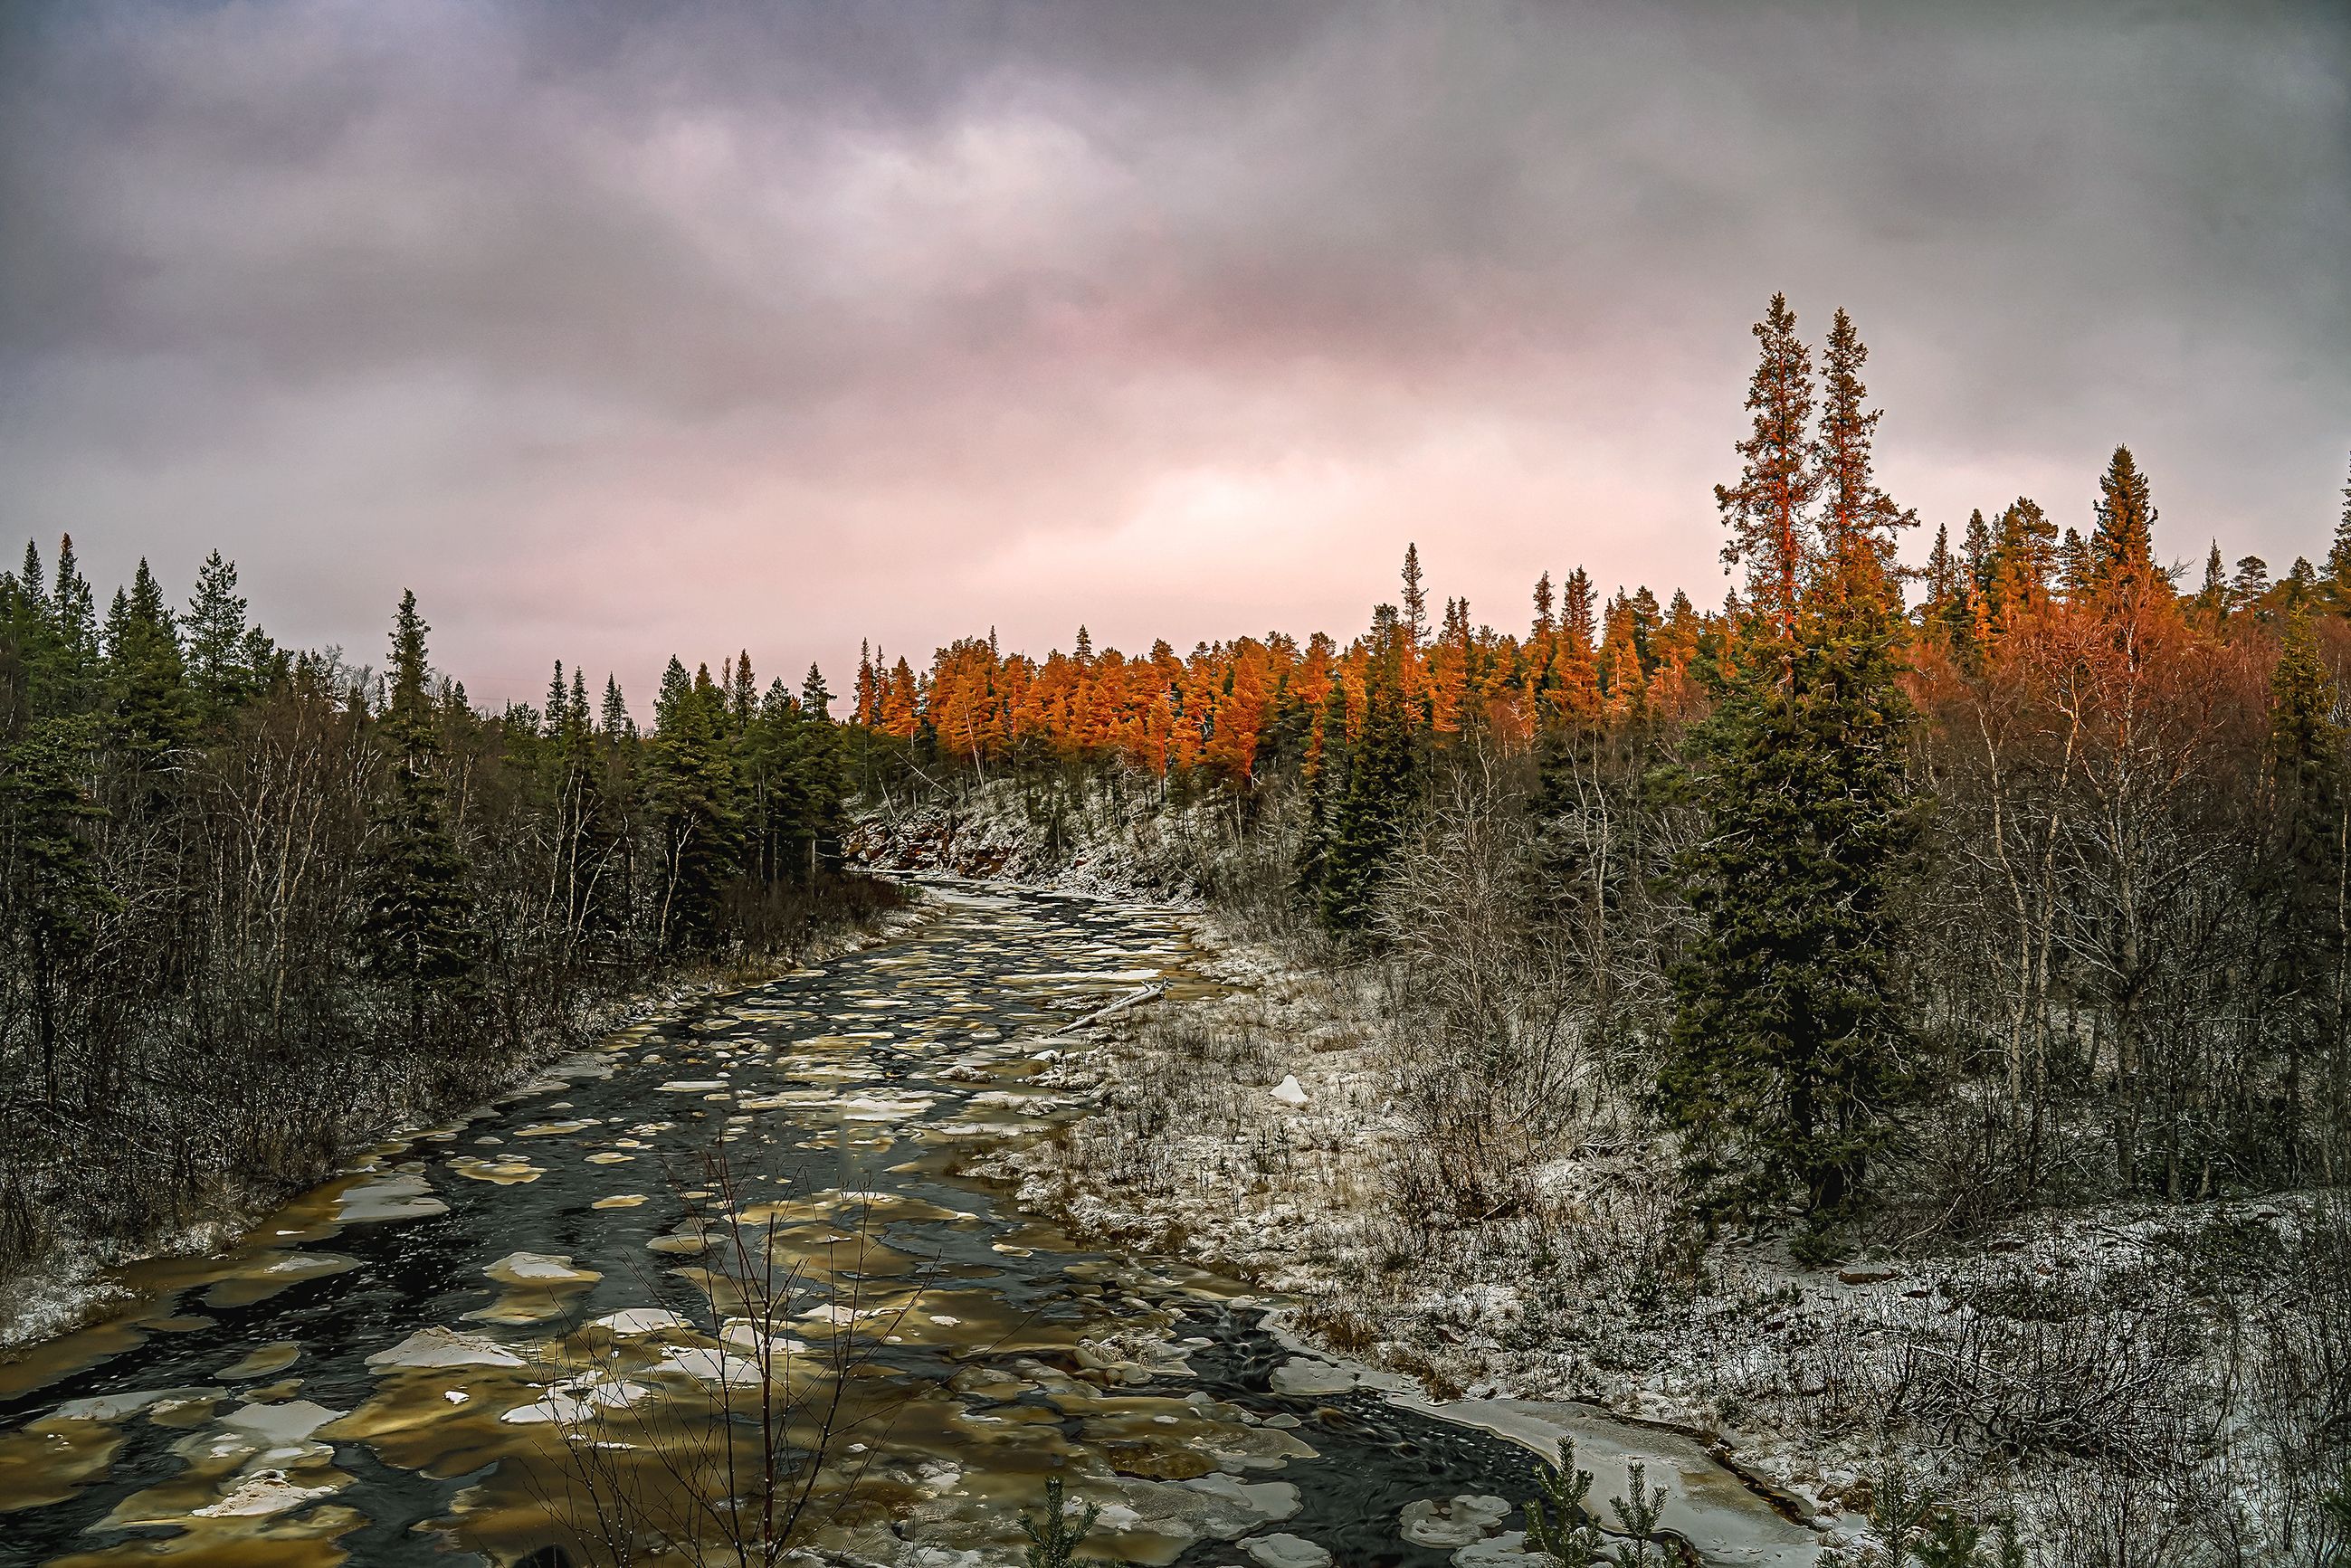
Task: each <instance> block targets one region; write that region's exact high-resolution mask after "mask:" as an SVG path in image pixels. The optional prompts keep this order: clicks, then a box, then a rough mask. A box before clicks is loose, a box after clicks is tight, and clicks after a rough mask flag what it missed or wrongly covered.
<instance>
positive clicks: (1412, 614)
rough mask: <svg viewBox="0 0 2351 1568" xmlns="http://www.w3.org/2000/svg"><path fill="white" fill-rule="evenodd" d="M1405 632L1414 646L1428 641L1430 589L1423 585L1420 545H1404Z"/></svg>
mask: <svg viewBox="0 0 2351 1568" xmlns="http://www.w3.org/2000/svg"><path fill="white" fill-rule="evenodd" d="M1403 579H1404V632H1405V637H1406V638H1407V639H1408V640H1409V641H1410V643H1411V645H1412V646H1413V647H1416V648H1417V647H1419V646H1420V645H1421V644H1422V643H1426V642H1427V641H1428V591H1427V590H1426V589H1425V588H1423V587H1421V585H1420V583H1421V578H1420V547H1419V546H1418V545H1416V544H1406V545H1405V547H1404V573H1403Z"/></svg>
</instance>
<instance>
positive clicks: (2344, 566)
mask: <svg viewBox="0 0 2351 1568" xmlns="http://www.w3.org/2000/svg"><path fill="white" fill-rule="evenodd" d="M2325 591H2326V595H2327V600H2328V602H2329V603H2331V604H2332V605H2333V606H2334V607H2335V611H2336V612H2338V613H2351V480H2346V481H2345V482H2344V486H2343V516H2342V517H2340V518H2339V519H2338V520H2337V521H2336V522H2335V541H2334V543H2333V544H2331V545H2329V546H2328V547H2327V550H2326V580H2325Z"/></svg>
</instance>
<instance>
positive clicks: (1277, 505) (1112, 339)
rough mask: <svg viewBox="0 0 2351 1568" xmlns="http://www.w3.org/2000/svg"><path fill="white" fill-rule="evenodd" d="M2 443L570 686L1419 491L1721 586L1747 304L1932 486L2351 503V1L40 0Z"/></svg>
mask: <svg viewBox="0 0 2351 1568" xmlns="http://www.w3.org/2000/svg"><path fill="white" fill-rule="evenodd" d="M6 25H7V26H10V27H11V28H12V29H13V32H12V34H11V35H10V36H8V37H5V38H0V59H5V61H6V62H7V63H6V64H5V66H0V210H5V211H6V212H7V213H8V214H10V221H9V222H8V223H7V224H6V225H0V415H5V419H0V482H5V486H6V491H5V493H6V494H7V495H8V496H9V497H10V498H11V500H12V501H13V502H14V503H15V505H14V507H12V509H11V510H12V517H13V518H14V520H15V521H16V523H17V524H18V525H19V526H20V527H21V528H24V529H25V530H26V531H27V532H32V533H37V534H39V535H42V536H44V537H47V536H51V535H54V534H55V533H57V532H58V531H60V530H65V529H70V530H72V531H73V532H74V533H75V534H76V536H77V538H78V542H79V543H80V544H81V545H82V547H83V549H84V551H85V554H86V556H87V557H89V559H91V560H92V561H93V563H94V564H95V566H96V567H97V568H98V569H99V570H105V571H108V572H110V573H116V572H121V571H125V570H127V569H128V567H129V566H130V564H131V561H132V560H133V559H136V557H137V556H139V555H141V554H146V555H150V556H152V557H154V558H155V559H156V561H157V564H158V566H159V568H161V569H162V570H164V572H165V575H166V577H167V579H175V580H184V579H185V578H186V577H187V576H189V575H190V574H191V573H192V570H193V563H194V561H195V560H196V559H198V558H200V556H201V555H202V553H203V551H204V549H208V548H210V547H212V546H214V545H215V544H217V545H219V546H220V547H221V548H222V549H224V550H225V551H227V552H228V553H230V554H232V555H234V556H235V557H237V558H238V559H240V560H241V562H242V564H243V566H244V569H245V574H246V583H247V585H248V588H249V589H250V590H251V591H252V594H253V597H254V599H255V601H256V608H257V609H258V610H260V611H262V612H265V613H266V616H267V618H268V620H269V622H270V623H271V625H272V626H273V628H274V629H276V630H277V631H278V632H280V633H281V635H284V636H287V637H289V638H293V639H297V640H301V641H340V642H343V643H349V644H350V645H351V646H353V647H354V648H355V649H357V650H360V651H361V652H364V653H372V652H373V651H374V650H375V648H376V647H377V645H378V639H379V638H380V636H381V626H382V624H383V622H385V620H386V619H387V616H388V612H389V607H390V604H391V602H392V600H393V599H395V598H396V597H397V594H398V591H399V589H400V588H401V587H402V586H403V585H413V586H414V587H415V588H416V589H417V590H418V591H419V593H420V595H421V596H422V597H423V600H424V602H425V604H426V607H427V611H428V613H430V614H431V615H432V616H433V619H434V622H435V626H436V631H437V637H436V649H437V652H438V653H439V654H440V656H441V659H442V661H443V662H444V664H448V665H450V666H451V667H453V668H455V669H456V670H458V671H459V672H460V673H462V674H465V676H466V678H467V680H468V683H469V685H470V686H471V688H472V689H473V690H474V691H475V693H476V695H490V694H496V695H528V694H531V693H534V692H535V691H536V690H538V687H539V686H540V685H542V684H543V680H544V677H543V674H540V671H541V669H542V667H543V665H544V664H545V662H546V661H547V660H549V659H550V658H552V657H555V656H558V655H560V656H563V657H565V658H567V659H570V660H575V661H582V660H584V661H585V662H587V663H588V664H589V666H590V669H591V670H592V669H597V668H600V667H601V666H602V665H604V664H611V665H612V666H614V667H616V668H618V669H620V670H621V672H622V676H623V679H624V680H626V681H629V682H630V683H631V684H632V689H638V688H642V687H643V685H644V683H645V682H646V681H647V680H649V678H650V676H651V674H652V672H653V670H654V669H655V668H657V666H658V664H659V663H660V662H661V661H662V660H663V659H664V658H665V657H666V656H667V654H668V653H670V652H671V651H673V650H675V651H679V652H682V653H685V654H686V655H687V656H688V657H689V659H692V658H695V657H707V658H710V659H712V660H714V661H715V660H716V658H717V657H718V656H720V655H721V654H723V653H726V652H727V651H728V650H729V649H730V648H732V647H734V646H737V645H741V644H744V643H748V644H749V645H750V647H751V649H752V651H753V653H754V655H755V657H756V658H757V659H758V662H759V664H760V666H761V668H762V669H763V670H764V669H770V668H773V669H777V670H797V669H798V668H799V667H801V666H802V665H804V664H806V662H807V661H808V660H809V659H810V658H811V657H821V658H822V659H824V661H825V662H826V663H827V664H828V665H829V666H831V668H832V670H833V672H834V675H835V685H841V684H842V681H841V676H842V675H843V674H845V673H846V672H845V670H844V669H843V668H842V664H843V661H844V659H845V658H846V657H849V656H851V654H850V652H849V651H850V650H852V649H853V647H854V644H855V643H856V641H857V639H858V638H859V637H860V636H861V635H874V636H878V637H880V638H881V639H882V640H883V642H884V643H886V644H888V645H889V646H891V647H892V648H893V649H895V650H902V651H906V652H909V653H918V654H919V653H922V652H924V651H925V650H926V649H927V648H928V647H929V646H930V645H932V644H935V643H941V642H944V641H946V640H947V639H949V638H951V637H953V636H955V635H958V634H962V633H964V632H971V631H977V630H980V629H984V628H985V627H986V626H987V625H988V624H990V623H991V622H992V623H995V624H997V625H998V627H999V630H1000V631H1001V632H1002V633H1003V635H1004V636H1005V638H1006V639H1007V640H1008V642H1010V643H1014V644H1015V645H1020V644H1028V645H1032V646H1038V647H1042V646H1043V645H1045V644H1047V643H1052V642H1056V641H1059V642H1066V641H1067V639H1068V637H1069V636H1070V635H1071V633H1072V632H1073V631H1074V628H1075V626H1076V624H1077V622H1079V621H1080V620H1087V621H1089V622H1091V624H1092V630H1093V632H1094V633H1095V636H1096V638H1097V640H1098V641H1115V642H1119V643H1124V644H1127V645H1140V644H1146V643H1148V642H1149V640H1150V639H1151V638H1152V637H1153V636H1155V635H1165V636H1167V637H1168V638H1169V639H1170V640H1171V641H1174V642H1175V643H1177V644H1178V645H1179V646H1188V644H1189V643H1190V642H1192V641H1194V640H1196V639H1198V638H1203V637H1217V636H1223V635H1231V634H1236V633H1238V632H1245V631H1262V630H1264V629H1265V626H1266V625H1267V624H1268V623H1272V622H1278V623H1280V624H1282V625H1285V626H1287V627H1290V628H1291V629H1295V630H1298V631H1301V632H1303V631H1305V630H1308V629H1311V628H1313V627H1316V626H1322V627H1327V628H1330V629H1333V630H1339V631H1345V630H1347V629H1351V628H1352V627H1353V626H1354V625H1356V624H1358V623H1359V622H1361V620H1362V618H1363V616H1364V612H1365V610H1366V609H1367V607H1368V605H1369V603H1370V602H1371V601H1372V600H1374V599H1375V598H1379V597H1384V596H1387V595H1388V594H1389V593H1390V592H1391V591H1392V584H1393V570H1394V562H1395V559H1396V558H1397V557H1398V556H1400V554H1401V552H1402V549H1403V544H1404V541H1405V539H1406V538H1417V539H1418V540H1419V542H1420V544H1421V547H1422V549H1423V553H1424V555H1425V557H1426V558H1427V559H1429V561H1430V564H1431V568H1432V572H1433V576H1434V580H1435V586H1436V588H1437V591H1439V592H1456V591H1465V590H1466V591H1468V593H1469V594H1470V596H1471V597H1472V599H1473V601H1474V607H1475V609H1476V610H1477V611H1478V612H1479V614H1480V615H1481V616H1484V617H1487V618H1490V619H1492V620H1494V621H1496V622H1501V623H1511V624H1514V623H1516V622H1517V621H1518V620H1520V619H1521V618H1522V613H1523V612H1522V610H1521V608H1520V606H1521V605H1522V604H1523V601H1524V595H1525V591H1526V587H1527V584H1528V583H1529V582H1530V581H1531V579H1532V577H1533V576H1534V574H1535V573H1536V572H1537V571H1538V570H1543V569H1545V568H1549V569H1551V570H1554V571H1558V570H1564V569H1565V568H1566V567H1567V566H1569V565H1571V564H1573V563H1574V562H1576V561H1578V560H1582V561H1583V562H1584V563H1585V564H1587V565H1589V566H1590V567H1591V569H1592V570H1593V573H1594V575H1595V576H1596V577H1598V578H1599V579H1600V580H1603V581H1604V582H1608V583H1612V584H1613V583H1614V582H1616V581H1620V580H1621V581H1625V582H1635V581H1642V580H1647V581H1651V582H1653V583H1656V584H1657V585H1659V586H1660V587H1661V588H1662V587H1664V586H1667V585H1670V584H1681V585H1685V586H1687V587H1689V588H1690V589H1691V590H1692V591H1693V592H1694V593H1695V594H1697V595H1698V597H1700V598H1701V599H1711V598H1712V597H1714V594H1715V592H1716V591H1717V590H1718V588H1719V583H1720V577H1719V565H1718V564H1717V563H1716V561H1715V551H1716V547H1717V543H1718V538H1717V532H1716V527H1715V524H1714V521H1713V518H1712V516H1711V507H1710V502H1709V499H1708V497H1709V488H1710V486H1711V485H1712V484H1713V483H1714V482H1715V481H1716V480H1717V479H1719V478H1723V477H1726V476H1728V474H1729V468H1730V463H1731V458H1730V453H1729V444H1730V442H1731V441H1732V440H1733V439H1734V438H1735V437H1736V436H1737V435H1738V434H1739V433H1740V417H1741V416H1740V409H1739V402H1740V397H1741V395H1742V388H1743V383H1744V380H1745V376H1746V372H1747V369H1748V356H1749V350H1750V346H1751V345H1750V340H1749V339H1748V338H1747V336H1746V332H1745V327H1746V324H1747V323H1748V322H1749V321H1750V320H1751V319H1753V318H1754V316H1755V315H1756V314H1757V313H1758V312H1759V310H1760V309H1761V305H1762V302H1763V300H1764V299H1765V298H1767V297H1768V296H1769V295H1770V293H1771V291H1772V290H1773V289H1775V288H1785V289H1787V290H1788V292H1789V294H1790V296H1791V298H1792V300H1793V301H1794V303H1795V304H1796V306H1797V308H1798V309H1799V311H1800V313H1801V314H1802V316H1803V318H1804V320H1805V322H1806V324H1807V326H1808V327H1810V328H1813V329H1817V328H1819V327H1820V326H1821V325H1823V323H1824V321H1825V318H1826V316H1827V313H1828V311H1829V309H1830V308H1833V307H1834V306H1836V305H1840V304H1842V305H1845V306H1848V307H1850V308H1852V309H1853V310H1854V312H1855V317H1856V319H1857V320H1858V321H1859V323H1860V325H1861V327H1862V329H1863V331H1864V333H1865V336H1866V337H1867V339H1868V340H1869V341H1870V343H1871V345H1872V347H1873V350H1874V357H1873V361H1872V365H1871V372H1872V373H1871V377H1870V379H1871V382H1872V387H1873V391H1874V392H1875V393H1876V397H1877V398H1878V400H1879V401H1881V402H1884V404H1885V405H1886V407H1887V409H1888V411H1889V412H1888V413H1887V417H1886V423H1885V425H1884V427H1883V434H1882V447H1881V455H1882V462H1883V467H1884V469H1885V471H1886V476H1887V478H1888V481H1889V484H1890V485H1891V486H1892V487H1893V488H1894V489H1895V491H1896V494H1897V496H1898V497H1901V498H1902V499H1904V500H1906V501H1908V502H1912V503H1914V504H1917V505H1918V506H1920V507H1922V509H1923V510H1924V511H1925V512H1926V514H1927V516H1928V521H1929V523H1930V525H1931V524H1932V523H1933V522H1935V521H1938V520H1948V521H1952V522H1955V523H1956V522H1957V521H1958V520H1959V519H1960V518H1963V517H1965V515H1966V509H1967V508H1968V507H1970V506H1975V505H1983V506H1991V505H1994V504H1997V503H2000V502H2002V501H2004V500H2005V499H2006V498H2007V497H2010V496H2012V495H2014V494H2016V493H2018V492H2020V491H2022V492H2026V493H2031V494H2033V495H2036V496H2037V497H2040V498H2041V499H2042V500H2043V502H2044V503H2045V504H2047V505H2048V506H2050V507H2051V508H2052V510H2053V514H2054V515H2056V516H2057V517H2060V518H2061V520H2064V521H2068V522H2075V523H2085V522H2086V519H2087V515H2088V499H2089V497H2090V496H2091V494H2092V493H2093V487H2094V486H2093V481H2094V478H2095V473H2096V470H2097V468H2098V466H2099V465H2101V464H2102V462H2103V460H2104V456H2105V452H2106V450H2107V449H2108V448H2110V447H2111V445H2112V444H2114V443H2115V442H2116V441H2117V440H2125V439H2127V440H2129V441H2130V442H2132V443H2133V444H2134V446H2135V448H2136V449H2137V451H2138V453H2139V455H2140V456H2141V458H2142V460H2143V462H2144V463H2145V465H2147V467H2148V468H2149V470H2150V471H2151V472H2152V474H2153V476H2154V477H2155V480H2156V483H2157V485H2158V503H2159V505H2161V507H2162V508H2163V512H2164V522H2163V525H2162V529H2161V534H2162V537H2161V542H2162V543H2163V544H2164V545H2165V547H2166V548H2167V549H2169V550H2170V551H2171V552H2172V553H2174V554H2177V555H2179V556H2182V557H2188V556H2200V554H2201V550H2202V545H2203V542H2204V539H2205V538H2208V537H2210V536H2212V535H2215V534H2217V535H2219V536H2220V537H2221V538H2223V541H2224V548H2225V549H2227V550H2228V552H2229V553H2230V554H2231V556H2232V557H2233V556H2234V555H2236V554H2239V553H2242V551H2244V550H2247V549H2256V550H2260V551H2262V552H2263V553H2267V554H2270V555H2272V556H2273V559H2276V560H2277V561H2278V562H2279V563H2281V564H2282V563H2283V561H2284V560H2286V559H2291V557H2292V556H2293V555H2294V554H2297V553H2309V554H2315V553H2317V552H2318V551H2319V550H2320V549H2323V546H2324V543H2325V534H2326V531H2327V529H2328V528H2329V527H2330V526H2331V523H2332V520H2333V496H2334V491H2335V486H2337V485H2339V483H2340V464H2341V461H2342V448H2343V447H2344V445H2345V444H2346V439H2351V435H2347V434H2346V428H2345V426H2346V413H2345V411H2346V407H2351V269H2346V267H2344V266H2343V265H2342V257H2343V256H2345V255H2346V254H2351V104H2346V78H2347V77H2351V70H2346V61H2351V25H2346V22H2345V21H2344V19H2343V17H2342V15H2341V13H2339V12H2338V11H2336V10H2335V9H2334V8H2332V7H2326V6H2317V5H2314V6H2310V7H2307V8H2294V7H2289V6H2273V7H2267V8H2253V9H2250V10H2241V11H2232V12H2231V13H2230V14H2228V15H2227V16H2220V15H2218V14H2207V13H2205V12H2204V11H2202V10H2200V9H2191V8H2186V7H2167V6H2155V5H2084V6H2075V7H2068V8H2022V7H2014V8H2011V7H2005V6H1976V7H1960V6H1935V7H1929V6H1926V5H1915V6H1903V5H1896V6H1888V7H1868V8H1855V7H1850V6H1827V5H1822V6H1796V5H1790V6H1779V7H1738V8H1731V7H1719V6H1698V5H1690V6H1678V7H1677V6H1662V5H1616V6H1603V7H1578V8H1567V7H1556V6H1550V5H1495V6H1490V7H1483V8H1479V9H1475V10H1461V9H1454V8H1443V9H1440V8H1433V7H1412V6H1403V5H1354V6H1339V7H1327V8H1326V7H1287V6H1284V7H1269V6H1261V5H1215V4H1200V5H1183V6H1099V5H1077V4H1072V5H976V4H975V5H945V6H938V7H920V8H914V7H904V8H902V7H875V6H858V5H825V4H808V5H793V6H769V5H760V6H748V5H746V6H741V7H732V6H724V5H709V6H684V7H665V8H662V9H659V10H648V9H646V8H643V7H637V6H627V5H613V6H610V7H599V6H592V5H551V4H550V5H528V4H513V5H460V4H455V3H436V0H419V3H418V4H414V5H400V6H381V5H367V4H361V3H359V0H309V3H288V4H264V3H251V0H246V3H231V4H224V5H207V6H180V5H174V6H162V5H115V6H96V7H89V6H72V7H57V8H54V9H49V10H20V11H18V12H16V13H12V16H11V19H10V21H9V22H8V23H7V24H6Z"/></svg>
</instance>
